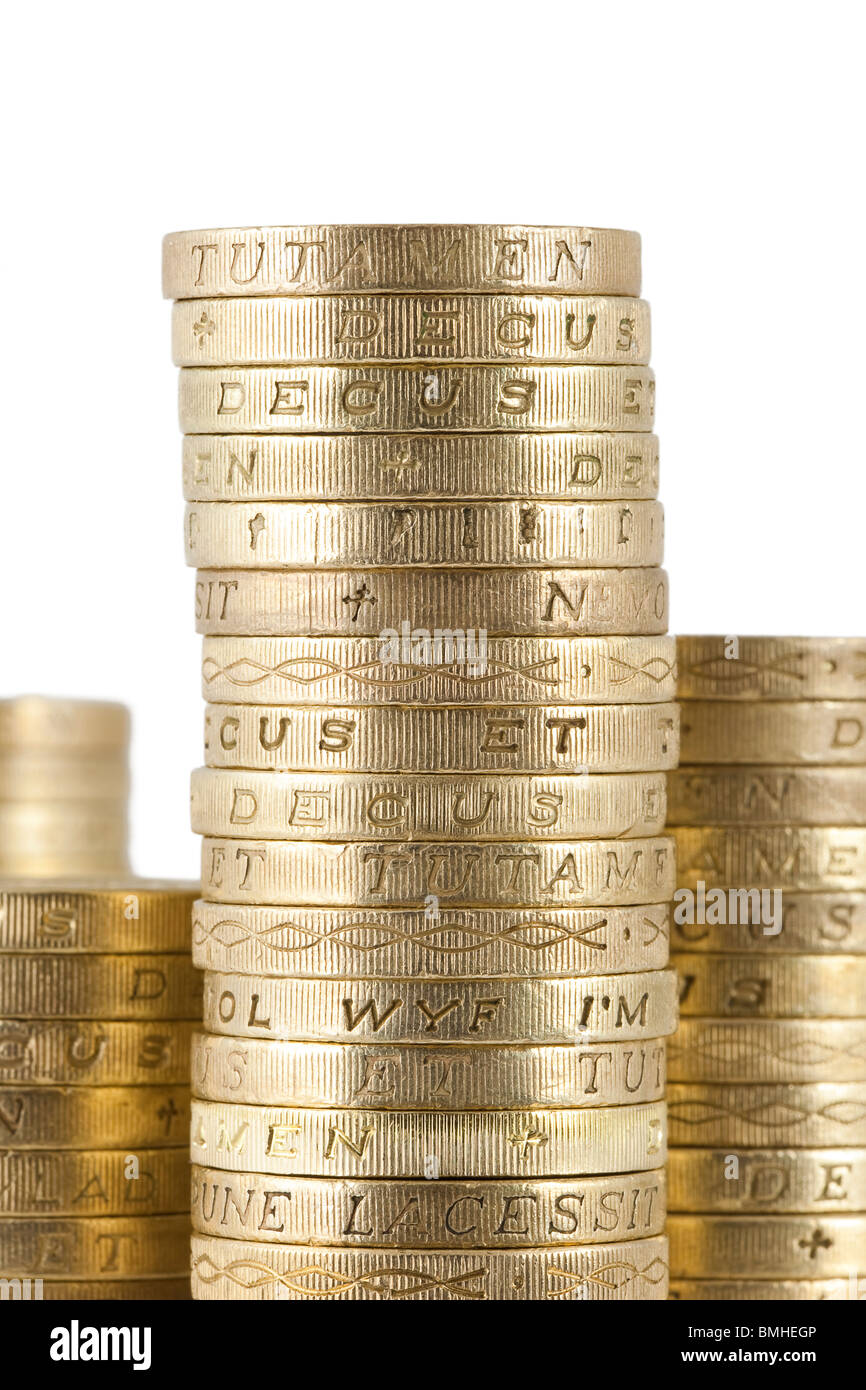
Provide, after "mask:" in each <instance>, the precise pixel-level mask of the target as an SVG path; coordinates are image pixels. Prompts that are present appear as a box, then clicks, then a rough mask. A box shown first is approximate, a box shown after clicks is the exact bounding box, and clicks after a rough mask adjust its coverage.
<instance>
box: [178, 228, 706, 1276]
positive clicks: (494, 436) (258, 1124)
mask: <svg viewBox="0 0 866 1390" xmlns="http://www.w3.org/2000/svg"><path fill="white" fill-rule="evenodd" d="M164 264H165V287H166V293H167V294H168V295H169V296H170V297H171V298H174V299H175V300H177V301H178V302H177V303H176V304H175V308H174V319H173V332H174V355H175V361H176V362H177V363H178V365H179V366H180V367H181V368H182V369H183V370H182V372H181V387H180V401H181V420H182V427H183V428H184V430H185V431H186V432H187V437H186V439H185V441H184V480H185V491H186V496H187V500H188V502H189V504H190V505H189V508H188V513H187V529H186V535H187V553H188V558H189V560H190V562H191V563H193V564H196V565H198V566H199V575H198V581H197V617H198V624H199V629H200V631H202V632H203V633H204V634H205V643H204V653H203V681H204V690H205V694H206V698H207V699H208V701H209V704H208V708H207V713H206V721H205V728H206V737H205V742H206V759H205V760H206V764H207V765H206V767H204V768H202V769H201V770H199V771H198V772H196V773H195V774H194V777H193V796H192V805H193V825H194V828H195V829H196V830H198V831H199V832H200V833H202V834H203V835H205V836H206V837H207V838H206V839H205V842H204V847H203V900H202V901H201V902H200V903H198V904H197V906H196V910H195V914H194V952H195V959H196V960H197V961H198V963H199V964H200V965H202V966H203V967H204V968H205V970H206V971H207V974H206V976H205V1025H206V1028H207V1032H206V1033H205V1034H204V1035H202V1036H201V1037H200V1038H199V1039H198V1040H197V1042H196V1044H195V1047H194V1067H193V1091H194V1096H195V1097H197V1099H194V1101H193V1141H192V1152H193V1161H194V1163H195V1165H196V1166H195V1168H194V1179H193V1185H194V1207H193V1210H194V1225H195V1227H196V1235H195V1236H194V1238H193V1260H192V1267H193V1293H194V1296H196V1297H199V1298H250V1299H295V1300H303V1299H311V1298H313V1299H315V1298H330V1299H334V1298H336V1299H352V1300H358V1299H381V1298H391V1299H393V1298H399V1299H411V1298H415V1299H422V1300H423V1299H430V1300H448V1299H456V1300H467V1299H468V1300H483V1299H659V1298H664V1297H665V1296H666V1292H667V1248H666V1241H665V1238H664V1236H663V1235H662V1234H661V1232H662V1228H663V1223H664V1215H665V1182H664V1174H663V1171H662V1167H663V1164H664V1161H665V1154H666V1135H665V1116H664V1105H663V1090H664V1037H665V1036H666V1035H667V1034H669V1033H670V1032H671V1031H672V1029H673V1027H674V1023H675V1012H676V1000H675V981H674V976H673V974H672V972H670V971H668V970H666V969H665V968H664V967H665V966H666V964H667V957H668V946H669V940H668V914H669V900H670V898H671V895H672V892H673V888H674V863H673V854H672V847H671V842H670V841H669V840H668V839H666V838H665V837H664V836H663V835H662V833H661V832H662V830H663V827H664V820H665V784H664V774H665V770H666V769H668V768H670V767H672V766H674V765H675V763H676V758H677V752H678V719H677V710H676V706H675V705H674V704H673V703H671V701H672V698H673V695H674V651H673V644H672V642H671V640H670V639H668V638H666V637H664V636H662V635H661V634H663V633H664V632H665V628H666V615H667V590H666V578H665V575H664V572H663V571H662V570H660V569H659V567H658V566H659V564H660V561H661V556H662V542H663V536H662V515H661V510H660V507H659V504H658V502H657V501H656V493H657V481H658V468H657V457H658V456H657V441H656V440H655V438H654V436H653V435H652V433H651V432H650V431H651V429H652V420H653V377H652V373H651V372H650V371H649V369H648V368H647V366H646V363H647V360H648V352H649V311H648V307H647V305H646V304H645V303H643V302H642V301H641V300H639V299H637V298H636V297H635V296H636V295H637V294H638V293H639V280H640V268H639V242H638V239H637V237H636V236H634V235H633V234H631V233H625V232H610V231H601V230H591V229H586V228H529V227H284V228H261V229H238V230H223V231H209V232H198V233H179V234H177V235H175V236H171V237H169V238H168V239H167V241H166V245H165V262H164Z"/></svg>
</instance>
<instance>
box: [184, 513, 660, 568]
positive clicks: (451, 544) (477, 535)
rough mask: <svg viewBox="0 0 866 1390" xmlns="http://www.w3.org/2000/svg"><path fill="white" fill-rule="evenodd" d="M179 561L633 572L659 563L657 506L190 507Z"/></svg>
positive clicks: (231, 564) (273, 565)
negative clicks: (561, 567)
mask: <svg viewBox="0 0 866 1390" xmlns="http://www.w3.org/2000/svg"><path fill="white" fill-rule="evenodd" d="M184 535H185V540H186V560H187V564H189V565H198V566H200V567H201V568H204V569H235V568H237V569H255V570H269V569H276V570H302V569H318V568H320V567H322V566H326V567H327V566H334V565H342V566H346V567H349V568H357V569H366V568H396V569H403V568H408V567H411V566H416V567H417V566H421V565H423V566H425V567H429V568H436V569H448V568H455V567H465V568H467V569H477V568H478V567H479V565H485V566H486V565H489V566H491V567H499V566H508V567H509V568H515V567H522V568H537V567H538V566H539V565H581V564H582V565H588V566H593V567H596V568H604V567H610V568H614V569H626V568H639V567H641V566H644V567H645V566H648V565H659V564H661V561H662V558H663V556H664V512H663V510H662V505H661V503H660V502H642V501H635V502H633V501H627V502H578V503H574V502H474V503H471V502H469V503H467V502H400V503H399V504H397V503H394V504H392V503H386V502H322V503H313V502H196V503H189V504H188V505H187V508H186V517H185V521H184Z"/></svg>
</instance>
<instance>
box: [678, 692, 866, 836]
mask: <svg viewBox="0 0 866 1390" xmlns="http://www.w3.org/2000/svg"><path fill="white" fill-rule="evenodd" d="M689 708H690V707H689V705H687V704H684V705H683V706H682V709H683V710H684V711H685V713H684V714H683V716H682V718H683V720H685V721H686V722H688V710H689ZM733 708H734V709H735V710H737V711H740V710H741V708H742V706H740V705H734V706H733ZM809 708H811V706H809ZM668 789H669V794H670V801H669V804H670V810H669V817H668V818H669V820H670V823H671V825H741V826H748V825H866V770H864V769H863V768H859V767H722V766H716V767H680V768H679V769H678V770H677V771H675V772H672V773H671V775H670V781H669V788H668Z"/></svg>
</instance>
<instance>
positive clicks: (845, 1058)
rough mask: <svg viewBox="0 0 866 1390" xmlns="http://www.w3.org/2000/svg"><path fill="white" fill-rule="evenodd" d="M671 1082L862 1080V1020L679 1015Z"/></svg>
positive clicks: (865, 1073)
mask: <svg viewBox="0 0 866 1390" xmlns="http://www.w3.org/2000/svg"><path fill="white" fill-rule="evenodd" d="M668 1072H669V1075H670V1077H671V1080H672V1081H724V1082H744V1081H745V1082H751V1081H754V1082H813V1081H837V1082H839V1081H842V1082H847V1081H866V1020H864V1019H853V1018H851V1019H849V1018H810V1019H782V1018H773V1019H760V1020H752V1019H721V1020H720V1019H714V1018H681V1019H680V1023H679V1028H678V1029H677V1033H676V1036H675V1037H673V1038H671V1040H670V1042H669V1043H668Z"/></svg>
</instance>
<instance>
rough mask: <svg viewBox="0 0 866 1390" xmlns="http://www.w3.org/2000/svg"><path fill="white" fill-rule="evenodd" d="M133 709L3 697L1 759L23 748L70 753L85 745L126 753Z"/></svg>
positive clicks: (0, 709)
mask: <svg viewBox="0 0 866 1390" xmlns="http://www.w3.org/2000/svg"><path fill="white" fill-rule="evenodd" d="M129 729H130V725H129V710H128V709H127V708H126V706H125V705H116V704H110V703H108V702H106V701H103V700H58V699H53V698H49V697H47V696H44V695H18V696H15V697H14V698H13V699H8V700H0V760H2V759H3V758H4V757H6V756H7V755H8V754H10V753H17V752H19V751H21V750H22V749H29V750H33V751H41V752H43V753H49V752H57V753H69V752H70V751H72V750H75V751H80V750H82V749H84V748H88V749H90V750H91V751H92V752H93V753H95V754H96V753H97V752H101V755H102V756H104V754H105V752H106V751H108V750H113V751H114V753H115V754H117V755H118V756H121V755H122V756H125V753H126V749H127V747H128V745H129Z"/></svg>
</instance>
